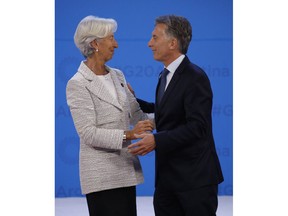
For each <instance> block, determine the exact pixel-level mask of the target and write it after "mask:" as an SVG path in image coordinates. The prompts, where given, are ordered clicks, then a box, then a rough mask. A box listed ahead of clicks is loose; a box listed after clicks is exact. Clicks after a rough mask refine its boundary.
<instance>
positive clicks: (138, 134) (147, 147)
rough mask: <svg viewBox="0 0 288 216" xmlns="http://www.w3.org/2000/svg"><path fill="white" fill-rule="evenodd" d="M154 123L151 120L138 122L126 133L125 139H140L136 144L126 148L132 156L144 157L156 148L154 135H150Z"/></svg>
mask: <svg viewBox="0 0 288 216" xmlns="http://www.w3.org/2000/svg"><path fill="white" fill-rule="evenodd" d="M154 128H155V126H154V122H153V121H151V120H144V121H139V122H138V123H137V124H136V125H135V127H134V128H133V129H132V130H130V131H126V132H125V134H126V137H127V139H130V140H133V139H141V140H139V141H138V142H136V143H133V144H131V145H129V146H128V151H129V152H130V153H131V154H133V155H141V156H144V155H146V154H148V153H149V152H151V151H153V150H154V149H155V147H156V144H155V140H154V135H153V134H152V133H151V132H152V131H153V130H154Z"/></svg>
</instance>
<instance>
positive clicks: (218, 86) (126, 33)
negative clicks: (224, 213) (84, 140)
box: [55, 0, 233, 197]
mask: <svg viewBox="0 0 288 216" xmlns="http://www.w3.org/2000/svg"><path fill="white" fill-rule="evenodd" d="M232 11H233V10H232V0H205V1H203V0H177V1H176V0H145V1H144V0H121V1H120V0H118V1H117V0H114V1H112V0H105V1H99V0H72V1H71V0H55V197H77V196H82V195H81V190H80V183H79V173H78V172H79V169H78V162H79V160H78V151H79V138H78V135H77V133H76V130H75V128H74V125H73V121H72V118H71V114H70V112H69V108H68V106H67V103H66V95H65V89H66V84H67V81H68V80H69V79H70V78H71V77H72V76H73V75H74V73H75V72H76V71H77V68H78V66H79V63H80V61H81V60H83V57H82V55H81V54H80V52H79V51H78V49H77V48H76V47H75V45H74V42H73V35H74V32H75V29H76V26H77V24H78V23H79V21H80V20H81V19H82V18H84V17H85V16H87V15H95V16H100V17H105V18H114V19H115V20H116V21H117V22H118V30H117V32H116V34H115V38H116V40H117V41H118V45H119V48H118V49H116V50H115V54H114V57H113V59H112V60H111V61H109V62H108V65H110V66H111V67H116V68H119V69H121V70H122V71H123V72H124V74H125V76H126V79H127V81H128V82H129V83H130V84H131V85H132V86H133V88H134V90H135V92H136V94H137V96H138V97H139V98H142V99H145V100H148V101H153V100H154V94H155V88H156V84H157V78H158V74H159V72H160V71H161V69H162V67H163V66H162V65H161V63H159V62H156V61H155V60H154V59H153V55H152V52H151V50H150V49H149V48H148V46H147V43H148V41H149V40H150V37H151V32H152V30H153V28H154V20H155V18H156V17H157V16H160V15H164V14H176V15H181V16H185V17H186V18H187V19H188V20H189V21H190V22H191V24H192V29H193V38H192V42H191V44H190V47H189V50H188V57H189V58H190V60H191V61H192V62H193V63H195V64H197V65H199V66H200V67H202V68H203V69H204V70H205V71H206V73H207V74H208V76H209V78H210V81H211V85H212V89H213V92H214V105H213V110H212V117H213V131H214V138H215V142H216V148H217V152H218V155H219V158H220V162H221V165H222V170H223V173H224V178H225V180H224V182H223V183H222V184H220V186H219V195H233V178H232V177H233V175H232V173H233V170H232V168H233V166H232V162H233V154H232V152H233V143H232V142H233V137H232V135H233V131H232V117H233V113H232V112H233V102H232V89H233V88H232V75H233V73H232V53H233V52H232V48H233V47H232V44H233V39H232V38H233V37H232V32H233V29H232V25H233V24H232V23H233V20H232ZM140 160H141V163H142V167H143V171H144V177H145V182H144V184H141V185H139V186H137V195H138V196H151V195H152V194H153V191H154V152H151V153H150V154H148V155H146V156H144V157H141V158H140Z"/></svg>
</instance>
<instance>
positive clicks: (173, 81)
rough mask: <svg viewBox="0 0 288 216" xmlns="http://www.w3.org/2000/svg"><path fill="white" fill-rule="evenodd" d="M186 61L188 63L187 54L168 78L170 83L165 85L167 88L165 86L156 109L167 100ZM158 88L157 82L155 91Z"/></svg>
mask: <svg viewBox="0 0 288 216" xmlns="http://www.w3.org/2000/svg"><path fill="white" fill-rule="evenodd" d="M188 63H189V59H188V57H187V56H185V58H184V59H183V61H182V62H181V64H180V65H179V67H178V68H177V69H176V71H175V72H174V75H173V77H172V79H171V80H170V83H169V85H168V86H167V88H166V90H165V92H164V95H163V97H162V100H161V102H160V105H159V107H158V109H157V110H159V109H160V108H161V107H162V106H163V105H164V104H165V103H166V102H167V99H168V98H169V95H170V94H171V92H172V91H173V90H174V89H175V87H176V85H177V82H178V81H179V79H180V77H181V73H182V72H183V70H184V68H185V67H186V65H187V64H188ZM158 88H159V82H158V84H157V91H156V92H158ZM156 95H157V93H156ZM156 101H157V100H156ZM156 104H157V103H156Z"/></svg>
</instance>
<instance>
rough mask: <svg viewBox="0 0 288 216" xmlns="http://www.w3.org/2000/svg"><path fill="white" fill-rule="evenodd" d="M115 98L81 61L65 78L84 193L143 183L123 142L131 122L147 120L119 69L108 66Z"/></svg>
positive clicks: (132, 157) (139, 170) (137, 168)
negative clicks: (72, 74)
mask: <svg viewBox="0 0 288 216" xmlns="http://www.w3.org/2000/svg"><path fill="white" fill-rule="evenodd" d="M107 69H108V70H109V72H110V74H111V77H112V80H113V82H114V85H115V88H116V92H117V99H115V98H113V96H112V95H111V94H110V93H109V91H108V89H107V88H106V87H105V86H104V84H103V83H102V81H101V80H100V79H99V78H98V77H97V76H96V75H95V74H94V73H93V72H92V71H91V70H90V69H89V68H88V67H87V66H86V65H85V64H84V63H83V62H81V64H80V67H79V69H78V72H77V73H76V74H75V75H74V76H73V77H72V78H71V79H70V80H69V81H68V84H67V89H66V95H67V103H68V105H69V108H70V111H71V114H72V118H73V121H74V125H75V127H76V130H77V133H78V135H79V137H80V155H79V157H80V160H79V163H80V183H81V190H82V193H83V194H87V193H91V192H96V191H101V190H106V189H112V188H117V187H126V186H133V185H137V184H139V183H142V182H143V176H142V169H141V166H140V163H139V159H138V157H135V156H132V155H131V154H130V153H128V152H127V146H128V145H129V144H130V143H131V142H130V141H126V142H123V133H124V130H129V127H130V124H135V123H137V122H138V121H139V120H143V119H146V118H147V116H146V115H145V114H144V113H143V112H142V111H141V110H140V107H139V104H138V103H137V101H136V99H135V97H134V96H133V95H132V94H131V92H130V91H129V89H128V88H127V85H126V81H125V78H124V75H123V73H122V72H121V71H119V70H117V69H113V68H109V67H107Z"/></svg>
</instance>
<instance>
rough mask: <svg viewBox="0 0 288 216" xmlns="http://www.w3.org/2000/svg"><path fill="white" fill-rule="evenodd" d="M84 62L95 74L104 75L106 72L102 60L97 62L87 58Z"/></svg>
mask: <svg viewBox="0 0 288 216" xmlns="http://www.w3.org/2000/svg"><path fill="white" fill-rule="evenodd" d="M84 63H85V64H86V65H87V67H88V68H89V69H90V70H91V71H93V73H94V74H96V75H106V74H107V73H108V72H107V70H106V67H105V64H104V62H97V61H95V60H94V59H89V58H87V61H85V62H84Z"/></svg>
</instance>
